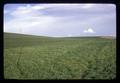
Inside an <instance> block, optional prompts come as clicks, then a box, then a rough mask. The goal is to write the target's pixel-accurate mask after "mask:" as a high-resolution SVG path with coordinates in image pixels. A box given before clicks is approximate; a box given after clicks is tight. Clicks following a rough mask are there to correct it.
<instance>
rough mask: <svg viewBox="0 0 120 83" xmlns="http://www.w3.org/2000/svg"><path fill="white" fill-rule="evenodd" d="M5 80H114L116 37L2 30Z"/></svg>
mask: <svg viewBox="0 0 120 83" xmlns="http://www.w3.org/2000/svg"><path fill="white" fill-rule="evenodd" d="M4 78H5V79H35V80H36V79H115V78H116V39H115V38H112V37H100V36H96V37H63V38H55V37H44V36H32V35H23V34H15V33H4Z"/></svg>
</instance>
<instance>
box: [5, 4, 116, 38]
mask: <svg viewBox="0 0 120 83" xmlns="http://www.w3.org/2000/svg"><path fill="white" fill-rule="evenodd" d="M4 32H11V33H22V34H31V35H40V36H51V37H68V36H69V37H70V36H116V6H115V5H114V4H6V5H5V6H4Z"/></svg>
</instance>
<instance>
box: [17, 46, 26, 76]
mask: <svg viewBox="0 0 120 83" xmlns="http://www.w3.org/2000/svg"><path fill="white" fill-rule="evenodd" d="M21 56H22V48H20V55H19V56H18V59H17V63H16V65H17V68H18V70H19V72H20V74H21V76H22V75H23V74H24V73H23V71H22V70H21V68H20V59H21Z"/></svg>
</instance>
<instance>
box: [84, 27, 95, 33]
mask: <svg viewBox="0 0 120 83" xmlns="http://www.w3.org/2000/svg"><path fill="white" fill-rule="evenodd" d="M84 33H95V32H94V30H93V29H92V28H88V29H87V30H84Z"/></svg>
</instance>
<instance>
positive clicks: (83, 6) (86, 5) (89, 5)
mask: <svg viewBox="0 0 120 83" xmlns="http://www.w3.org/2000/svg"><path fill="white" fill-rule="evenodd" d="M93 6H94V4H83V5H82V8H85V9H87V8H92V7H93Z"/></svg>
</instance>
